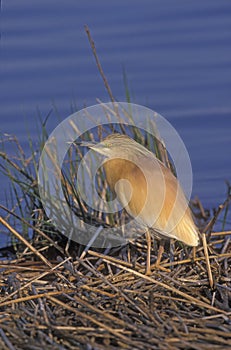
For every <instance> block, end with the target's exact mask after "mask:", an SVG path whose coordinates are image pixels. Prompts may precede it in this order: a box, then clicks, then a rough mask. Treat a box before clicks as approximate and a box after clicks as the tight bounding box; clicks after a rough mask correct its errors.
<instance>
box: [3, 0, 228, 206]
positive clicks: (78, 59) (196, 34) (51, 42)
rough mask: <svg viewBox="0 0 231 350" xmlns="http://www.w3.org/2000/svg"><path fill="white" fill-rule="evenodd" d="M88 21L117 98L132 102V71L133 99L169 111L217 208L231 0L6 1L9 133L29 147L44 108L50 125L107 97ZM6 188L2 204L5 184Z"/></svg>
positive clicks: (224, 146)
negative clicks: (128, 96)
mask: <svg viewBox="0 0 231 350" xmlns="http://www.w3.org/2000/svg"><path fill="white" fill-rule="evenodd" d="M85 24H88V25H89V27H90V29H91V33H92V36H93V37H94V40H95V43H96V47H97V52H98V55H99V57H100V60H101V64H102V66H103V68H104V70H105V73H106V75H107V78H108V80H109V82H110V85H111V88H112V90H113V94H114V95H115V97H116V98H117V99H118V100H122V101H123V100H125V89H124V83H123V74H122V71H123V69H125V71H126V75H127V79H128V83H129V89H130V93H131V96H132V101H133V102H135V103H138V104H142V105H145V106H147V107H149V108H152V109H154V110H156V111H157V112H159V113H160V114H162V115H163V116H164V117H165V118H166V119H168V121H169V122H170V123H172V125H173V126H174V127H175V128H176V129H177V130H178V131H179V134H180V135H181V137H182V139H183V140H184V142H185V144H186V147H187V148H188V151H189V154H190V157H191V161H192V166H193V173H194V189H193V195H198V196H199V197H200V198H201V200H202V202H203V203H204V204H205V206H209V207H212V206H217V205H218V204H219V203H220V202H221V201H222V200H223V199H224V197H225V192H226V187H225V184H224V181H225V180H231V156H230V146H231V135H230V133H231V2H230V1H226V0H219V1H217V0H204V1H203V2H202V1H198V0H194V1H191V0H189V1H187V2H185V1H184V0H182V1H181V0H175V1H171V0H167V1H160V0H155V1H153V0H146V1H145V2H141V1H140V0H133V1H132V2H131V1H124V0H123V1H122V0H117V1H116V2H108V1H105V0H103V1H101V0H99V1H97V2H91V3H90V2H87V1H86V2H78V1H75V0H69V1H56V0H46V1H45V0H40V1H39V2H35V1H33V2H32V1H29V0H21V1H16V0H11V1H5V2H2V8H1V27H0V31H1V38H0V52H1V55H0V69H1V71H0V74H1V79H0V105H1V110H0V117H1V131H2V132H6V133H11V134H15V135H16V136H17V137H18V138H19V140H20V142H21V143H22V145H23V147H24V148H25V150H26V151H28V152H29V149H28V146H27V138H28V133H29V134H30V135H31V136H32V138H33V139H34V140H36V139H37V137H38V131H37V128H36V122H37V120H38V114H40V115H41V116H42V118H45V116H46V115H47V114H48V113H49V111H50V110H51V109H52V110H53V112H52V114H51V117H50V119H49V121H48V128H49V130H50V131H51V130H52V129H53V128H54V127H55V126H56V125H57V124H58V122H59V121H60V120H62V119H64V118H66V117H67V116H68V115H69V114H70V113H71V110H72V109H71V106H72V105H75V106H76V107H77V108H82V107H83V106H84V105H87V106H89V105H91V104H94V103H96V98H99V99H101V100H103V101H108V100H109V98H108V95H107V93H106V91H105V89H104V86H103V83H102V81H101V78H100V76H99V73H98V71H97V68H96V65H95V62H94V58H93V55H92V52H91V49H90V47H89V43H88V40H87V36H86V33H85V31H84V25H85ZM57 115H58V116H57ZM1 184H2V188H1V191H0V198H1V200H4V196H5V190H6V188H7V184H6V180H5V179H1ZM3 189H4V190H3Z"/></svg>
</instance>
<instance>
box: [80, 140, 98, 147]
mask: <svg viewBox="0 0 231 350" xmlns="http://www.w3.org/2000/svg"><path fill="white" fill-rule="evenodd" d="M77 144H78V145H79V146H82V147H88V148H94V147H95V146H96V145H97V144H98V143H97V142H94V141H80V142H77Z"/></svg>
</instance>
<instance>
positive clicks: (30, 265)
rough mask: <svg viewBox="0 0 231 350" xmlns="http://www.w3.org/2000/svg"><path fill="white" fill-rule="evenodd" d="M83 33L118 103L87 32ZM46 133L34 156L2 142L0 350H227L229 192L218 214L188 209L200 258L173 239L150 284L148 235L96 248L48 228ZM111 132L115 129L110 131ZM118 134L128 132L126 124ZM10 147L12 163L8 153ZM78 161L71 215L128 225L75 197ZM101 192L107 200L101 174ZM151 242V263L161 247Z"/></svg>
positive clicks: (73, 153)
mask: <svg viewBox="0 0 231 350" xmlns="http://www.w3.org/2000/svg"><path fill="white" fill-rule="evenodd" d="M86 32H87V35H88V38H89V41H90V44H91V47H92V50H93V53H94V56H95V59H96V63H97V66H98V69H99V71H100V74H101V75H102V77H103V81H104V84H105V87H106V89H107V90H108V93H109V96H110V99H111V100H112V101H115V99H114V97H113V95H112V92H111V89H110V87H109V85H108V82H107V80H106V78H105V76H104V73H103V71H102V67H101V65H100V62H99V59H98V56H97V53H96V49H95V46H94V42H93V40H92V38H91V35H90V32H89V28H86ZM126 92H127V91H126ZM128 99H129V96H128ZM111 127H112V129H111ZM42 130H43V132H42V134H41V137H40V140H39V143H38V145H37V146H35V145H34V143H33V142H32V141H31V140H29V141H30V147H31V152H30V154H29V155H26V154H25V153H24V150H23V149H22V147H21V146H20V144H19V142H18V141H17V139H16V138H15V137H14V136H11V135H3V137H2V142H1V145H2V150H1V153H0V157H1V159H2V164H1V167H0V170H1V172H2V174H3V175H5V176H7V177H8V179H10V180H11V184H12V186H11V191H10V192H9V194H8V196H7V201H6V205H5V206H3V205H0V207H1V211H2V213H3V215H2V217H0V223H1V227H2V232H3V233H4V232H10V233H11V245H10V246H8V247H6V248H2V249H1V250H0V253H1V260H0V349H3V350H5V349H10V350H19V349H28V350H36V349H38V350H40V349H52V350H55V349H57V350H67V349H85V350H103V349H108V350H110V349H111V350H113V349H128V350H129V349H137V350H138V349H140V350H143V349H163V350H168V349H169V350H175V349H195V350H207V349H209V350H211V349H214V350H216V349H230V348H231V249H230V248H231V231H230V229H229V228H228V229H227V227H230V224H229V218H228V217H229V213H230V212H229V204H230V199H231V187H230V185H229V184H228V186H227V189H228V190H227V198H225V200H224V203H221V204H220V206H219V207H218V208H215V209H213V210H207V209H204V208H203V205H202V203H201V202H200V200H199V199H198V198H196V199H194V200H193V201H192V202H191V207H192V210H193V212H194V214H195V218H196V221H197V224H198V227H199V228H200V231H201V242H200V245H199V246H198V247H197V248H196V249H195V250H194V249H189V248H187V247H185V246H184V245H182V244H180V243H179V242H172V241H171V242H170V244H169V245H167V246H166V251H165V253H164V257H163V260H162V264H161V265H162V267H163V268H165V270H163V271H162V270H155V269H153V273H152V275H151V276H146V275H145V262H146V243H145V239H143V237H142V236H140V237H139V238H137V239H134V240H131V241H130V242H129V243H128V244H126V245H123V246H120V247H117V248H115V247H114V248H111V247H110V246H108V247H106V248H104V249H100V248H98V249H96V248H93V247H92V246H91V244H89V245H86V246H82V245H81V244H78V243H76V242H74V241H71V240H70V239H67V238H65V237H64V236H62V235H61V234H60V233H59V232H58V231H57V229H55V228H54V227H52V225H51V224H50V222H49V218H47V217H46V214H45V212H44V210H43V207H42V205H41V202H40V198H39V195H38V184H37V164H38V158H39V155H40V152H41V149H42V147H43V145H44V143H45V141H46V139H47V133H46V125H45V122H44V123H42ZM113 131H114V129H113V126H112V125H110V127H109V128H108V130H107V132H108V133H109V132H113ZM116 131H117V132H118V130H116ZM119 131H120V132H121V133H124V132H126V131H127V130H124V129H123V126H122V125H121V129H120V130H119ZM129 132H130V133H132V135H133V137H134V139H136V140H137V141H139V142H141V143H143V144H144V145H145V146H147V147H150V149H152V150H153V151H155V153H156V154H157V155H158V157H159V158H160V159H161V160H162V161H163V162H165V164H166V166H170V167H171V160H169V159H168V157H167V153H166V150H165V148H164V146H163V145H162V144H159V143H158V142H157V141H156V140H150V139H149V137H147V138H145V137H144V135H143V134H141V133H139V131H138V130H137V129H135V128H134V129H131V130H130V131H129ZM103 133H105V130H104V131H103V130H102V129H99V130H97V132H96V133H95V134H94V135H98V139H100V138H101V137H102V134H103ZM85 136H86V135H85ZM87 137H88V139H92V137H93V136H92V134H91V133H90V134H88V135H87ZM9 144H10V145H11V147H10V149H11V150H12V146H13V147H14V151H13V155H9V153H8V151H7V145H9ZM81 156H82V154H80V153H78V149H76V148H72V149H71V150H70V152H69V154H68V156H67V158H66V165H67V166H68V173H67V172H65V171H64V172H63V174H62V179H61V180H62V184H63V188H64V191H65V195H66V199H67V200H68V201H69V204H70V206H71V207H72V208H73V210H74V211H75V214H76V215H78V216H79V217H81V219H83V220H84V221H85V222H89V223H91V225H92V224H95V225H96V226H97V227H107V228H110V227H111V228H112V227H114V226H116V225H118V224H119V223H121V221H122V222H124V221H125V220H126V219H127V217H126V213H124V212H122V213H121V214H120V215H117V216H113V217H111V216H110V215H108V216H103V215H101V214H100V212H98V211H92V210H90V209H89V208H88V207H87V206H86V205H85V204H84V203H83V202H82V201H81V199H80V198H79V197H78V193H77V192H76V191H75V186H74V183H75V176H76V175H75V174H76V162H77V160H79V159H81ZM173 171H174V169H173ZM97 186H98V189H99V190H100V191H101V193H103V194H104V196H105V197H106V198H110V193H108V192H107V186H106V184H105V182H104V176H103V173H100V174H99V181H98V184H97ZM113 232H114V231H113ZM152 243H153V249H152V255H151V260H152V263H153V264H154V263H155V260H156V257H157V252H158V242H157V241H156V240H154V239H153V242H152Z"/></svg>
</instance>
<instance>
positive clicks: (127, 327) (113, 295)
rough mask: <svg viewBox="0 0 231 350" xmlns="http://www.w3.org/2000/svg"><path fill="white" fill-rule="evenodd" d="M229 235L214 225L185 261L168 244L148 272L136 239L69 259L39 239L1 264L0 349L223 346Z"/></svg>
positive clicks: (230, 286) (230, 271)
mask: <svg viewBox="0 0 231 350" xmlns="http://www.w3.org/2000/svg"><path fill="white" fill-rule="evenodd" d="M229 241H230V239H229V236H228V233H227V234H224V233H217V234H216V233H213V234H212V235H211V240H210V243H209V244H206V246H205V245H204V246H203V245H202V246H200V247H199V248H197V252H196V255H195V256H194V260H193V254H192V251H190V249H186V248H185V247H182V246H181V245H176V246H175V247H174V251H173V252H171V251H170V252H168V253H166V255H165V257H164V261H163V263H162V266H163V267H165V268H168V269H170V272H167V271H160V270H155V269H154V270H153V274H152V276H150V277H149V276H146V275H145V259H146V250H145V246H143V244H142V243H143V242H142V239H140V242H139V241H138V242H136V243H131V244H129V245H128V246H126V247H121V248H120V249H117V250H116V249H114V250H111V251H110V252H109V253H108V252H107V254H106V252H105V251H104V252H101V253H100V252H99V251H94V250H88V252H87V253H84V254H82V256H81V257H80V258H78V257H77V258H74V259H73V258H72V257H73V255H72V254H70V255H69V256H68V257H67V254H66V256H65V254H62V253H61V251H62V249H61V248H60V251H59V252H58V253H57V250H56V249H55V250H52V255H53V260H51V256H50V257H49V255H51V251H50V252H49V249H50V248H49V246H50V243H49V245H48V244H47V242H46V244H45V241H44V240H43V242H42V243H41V240H40V241H39V240H38V241H37V243H36V244H37V246H36V247H35V245H34V249H35V251H33V252H31V251H29V250H28V249H26V250H25V251H24V253H23V254H21V256H20V258H18V259H15V260H11V261H2V263H1V282H0V283H1V302H0V307H1V308H0V310H1V311H0V326H1V330H0V348H1V349H11V350H13V349H28V350H29V349H30V350H34V349H41V348H42V349H52V350H53V349H59V350H61V349H86V350H90V349H92V350H93V349H94V350H98V349H99V350H100V349H142V350H143V349H164V350H166V349H171V350H172V349H198V350H199V349H200V350H203V349H211V348H212V349H225V348H227V349H230V348H231V253H230V243H229ZM205 243H206V242H204V244H205ZM28 244H29V243H28ZM206 250H207V255H206V254H205V251H206ZM63 253H64V252H63ZM156 254H157V247H156V246H154V248H153V251H152V262H153V263H154V262H155V259H156ZM46 255H47V257H48V259H47V258H46V257H45V256H46ZM61 255H62V257H61ZM71 255H72V256H71ZM41 256H42V257H43V261H42V262H41ZM170 260H171V261H170ZM209 270H210V273H209Z"/></svg>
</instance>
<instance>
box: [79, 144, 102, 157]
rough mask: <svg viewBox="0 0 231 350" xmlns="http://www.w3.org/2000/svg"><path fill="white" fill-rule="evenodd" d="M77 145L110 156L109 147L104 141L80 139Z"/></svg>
mask: <svg viewBox="0 0 231 350" xmlns="http://www.w3.org/2000/svg"><path fill="white" fill-rule="evenodd" d="M76 144H77V145H79V146H82V147H88V148H90V149H92V150H93V151H95V152H97V153H100V154H102V155H103V156H108V154H107V153H108V152H107V148H106V147H105V144H104V143H103V142H95V141H80V142H76Z"/></svg>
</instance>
